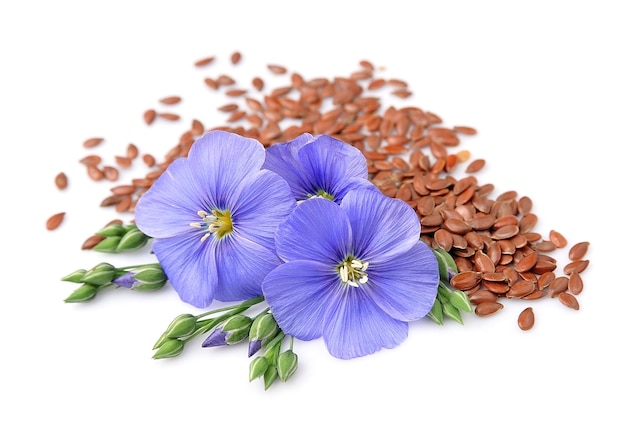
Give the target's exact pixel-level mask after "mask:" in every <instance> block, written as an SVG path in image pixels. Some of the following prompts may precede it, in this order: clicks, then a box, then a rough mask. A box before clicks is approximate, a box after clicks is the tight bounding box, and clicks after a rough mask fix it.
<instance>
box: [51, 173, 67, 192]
mask: <svg viewBox="0 0 626 434" xmlns="http://www.w3.org/2000/svg"><path fill="white" fill-rule="evenodd" d="M54 184H55V185H56V187H57V188H58V189H59V190H65V189H66V188H67V175H66V174H65V173H64V172H59V173H58V174H57V175H56V176H55V177H54Z"/></svg>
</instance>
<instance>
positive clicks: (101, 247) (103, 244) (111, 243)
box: [93, 236, 122, 253]
mask: <svg viewBox="0 0 626 434" xmlns="http://www.w3.org/2000/svg"><path fill="white" fill-rule="evenodd" d="M121 239H122V237H120V236H113V237H107V238H105V239H104V240H102V241H100V242H99V243H98V244H96V245H95V246H94V248H93V250H95V251H96V252H103V253H115V252H117V245H118V244H119V243H120V240H121Z"/></svg>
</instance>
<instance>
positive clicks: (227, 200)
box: [135, 130, 296, 308]
mask: <svg viewBox="0 0 626 434" xmlns="http://www.w3.org/2000/svg"><path fill="white" fill-rule="evenodd" d="M264 161H265V149H264V147H263V145H262V144H261V143H260V142H258V141H257V140H254V139H251V138H244V137H242V136H239V135H237V134H233V133H228V132H224V131H217V130H216V131H211V132H208V133H206V134H205V135H203V136H202V137H200V138H199V139H198V140H197V141H196V142H195V143H194V144H193V146H192V147H191V149H190V151H189V154H188V156H187V157H186V158H179V159H177V160H175V161H173V162H172V163H171V164H170V165H169V166H168V168H167V170H166V171H165V172H164V173H163V174H162V175H161V176H160V177H159V178H158V179H157V180H156V182H155V183H154V184H153V185H152V187H150V189H149V190H148V191H147V192H146V193H145V194H144V195H142V197H141V198H140V199H139V201H138V203H137V206H136V208H135V221H136V223H137V226H138V228H139V229H140V230H141V231H142V232H144V233H145V234H147V235H149V236H151V237H153V238H154V240H153V244H152V249H153V251H154V253H155V255H156V256H157V258H158V260H159V262H160V264H161V265H162V267H163V270H164V271H165V273H166V274H167V276H168V279H169V281H170V282H171V284H172V286H173V287H174V289H175V290H176V291H177V293H178V295H179V296H180V298H181V299H182V300H183V301H184V302H186V303H189V304H191V305H193V306H196V307H200V308H203V307H207V306H208V305H209V304H211V302H212V301H213V300H214V299H215V300H219V301H234V300H244V299H248V298H251V297H255V296H258V295H261V283H262V281H263V278H264V277H265V275H266V274H267V273H268V272H269V271H270V270H272V269H273V268H275V267H276V266H277V265H279V264H280V260H279V258H278V256H277V255H276V252H275V247H274V232H275V231H276V228H277V227H278V224H279V223H280V222H282V221H283V220H284V219H285V218H286V217H287V216H288V215H289V213H290V212H291V211H292V210H293V209H294V208H295V206H296V202H295V200H294V198H293V195H292V194H291V191H290V189H289V186H288V185H287V183H286V182H285V181H284V180H283V179H282V178H281V177H280V176H278V175H277V174H276V173H274V172H271V171H269V170H265V169H262V165H263V162H264Z"/></svg>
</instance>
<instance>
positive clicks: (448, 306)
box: [442, 302, 463, 324]
mask: <svg viewBox="0 0 626 434" xmlns="http://www.w3.org/2000/svg"><path fill="white" fill-rule="evenodd" d="M442 308H443V314H444V315H445V316H447V317H448V318H452V319H453V320H455V321H456V322H458V323H459V324H463V318H461V312H459V310H458V309H457V308H456V307H454V306H453V305H452V303H449V302H447V303H443V304H442Z"/></svg>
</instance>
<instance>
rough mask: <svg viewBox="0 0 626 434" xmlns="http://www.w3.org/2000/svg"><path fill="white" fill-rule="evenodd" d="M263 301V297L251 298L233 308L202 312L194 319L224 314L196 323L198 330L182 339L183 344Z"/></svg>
mask: <svg viewBox="0 0 626 434" xmlns="http://www.w3.org/2000/svg"><path fill="white" fill-rule="evenodd" d="M263 300H265V297H263V296H258V297H254V298H251V299H249V300H246V301H244V302H242V303H240V304H237V305H234V306H226V307H221V308H219V309H214V310H211V311H208V312H204V313H202V314H200V315H198V316H197V317H196V318H197V319H200V318H203V317H205V316H208V315H212V314H216V313H219V312H226V313H225V314H223V315H220V316H218V317H216V318H210V319H206V320H200V321H198V328H197V329H196V331H195V332H193V333H192V334H190V335H189V336H187V337H186V338H185V339H184V341H185V342H187V341H190V340H191V339H193V338H195V337H196V336H198V335H201V334H203V333H206V332H208V331H209V330H211V329H212V328H213V327H215V326H217V325H218V324H220V323H221V322H222V321H224V320H227V319H228V318H230V317H231V316H234V315H237V314H240V313H241V312H244V311H246V310H248V309H249V308H250V307H252V306H254V305H255V304H259V303H261V302H262V301H263Z"/></svg>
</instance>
